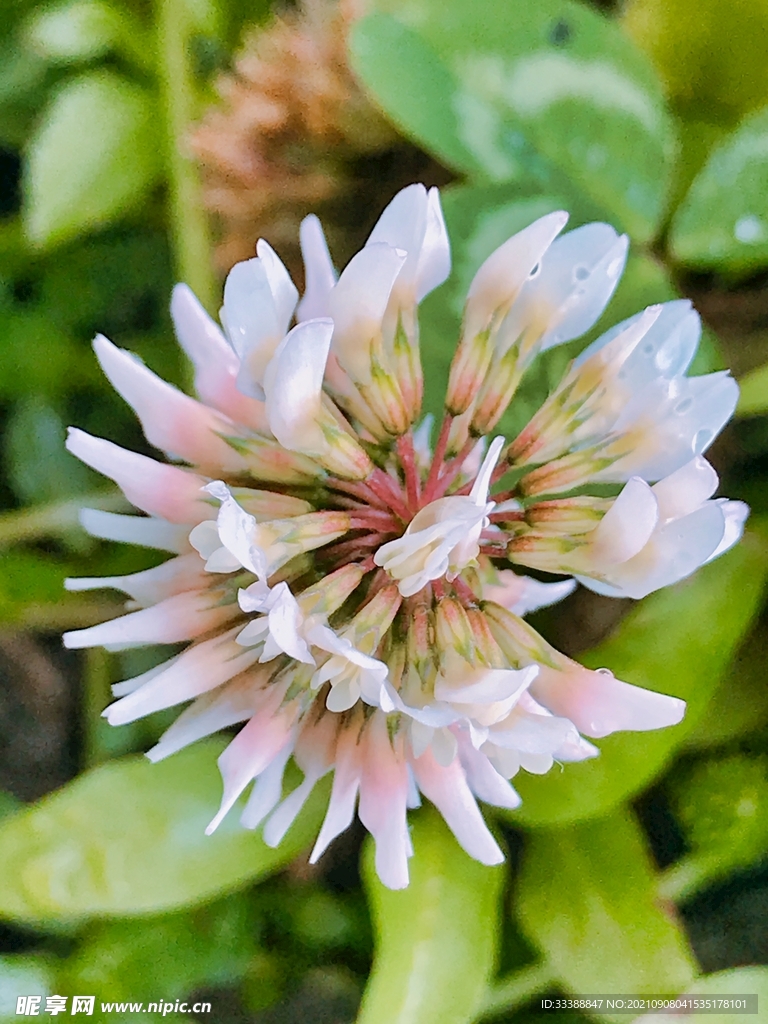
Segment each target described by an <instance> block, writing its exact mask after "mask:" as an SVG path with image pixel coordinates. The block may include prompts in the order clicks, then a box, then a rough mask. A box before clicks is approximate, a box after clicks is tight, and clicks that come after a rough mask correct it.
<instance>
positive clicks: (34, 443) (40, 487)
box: [3, 397, 97, 503]
mask: <svg viewBox="0 0 768 1024" xmlns="http://www.w3.org/2000/svg"><path fill="white" fill-rule="evenodd" d="M65 436H66V430H65V427H64V423H63V422H62V420H61V417H60V416H59V414H58V413H57V412H56V410H55V409H53V408H52V407H51V406H50V405H49V404H48V403H47V402H46V401H45V400H44V399H42V398H40V397H35V398H29V399H27V400H26V401H23V402H20V403H19V404H18V405H17V406H16V407H15V409H14V410H13V413H12V414H11V417H10V420H9V422H8V424H7V426H6V431H5V437H4V439H3V447H4V454H5V461H6V465H7V468H8V478H9V483H10V485H11V487H12V488H13V490H14V493H15V494H16V497H17V498H19V499H20V500H21V501H23V502H27V503H32V502H38V501H54V500H55V499H56V498H63V497H65V496H67V495H73V494H79V493H83V492H84V491H86V490H87V489H88V488H89V487H93V485H94V484H95V483H96V482H97V478H96V477H94V475H93V474H92V473H91V472H90V471H89V470H88V469H87V468H86V467H85V466H84V465H83V464H82V463H81V462H79V461H78V460H77V459H75V458H74V457H73V456H72V455H70V454H69V452H67V451H66V449H65V448H64V438H65Z"/></svg>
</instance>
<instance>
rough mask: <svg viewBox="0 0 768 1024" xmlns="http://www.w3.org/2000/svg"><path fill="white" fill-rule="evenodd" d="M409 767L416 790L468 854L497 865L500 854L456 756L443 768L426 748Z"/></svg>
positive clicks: (500, 860) (501, 858) (501, 857)
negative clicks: (443, 820)
mask: <svg viewBox="0 0 768 1024" xmlns="http://www.w3.org/2000/svg"><path fill="white" fill-rule="evenodd" d="M412 767H413V773H414V775H415V776H416V782H417V783H418V785H419V789H420V790H421V792H422V793H423V794H424V796H426V797H427V799H429V800H431V801H432V803H433V804H434V805H435V807H437V809H438V810H439V811H440V813H441V814H442V816H443V817H444V818H445V821H446V823H447V825H448V828H449V829H450V830H451V832H453V834H454V835H455V836H456V839H457V840H458V842H459V845H460V846H461V847H462V848H463V849H464V850H466V852H467V853H468V854H469V855H470V857H474V858H475V860H479V861H480V863H481V864H488V865H491V864H501V862H502V861H503V860H504V854H503V853H502V852H501V850H500V849H499V846H498V843H497V842H496V840H495V839H494V838H493V836H492V835H491V833H490V832H489V830H488V826H487V825H486V824H485V821H484V820H483V816H482V814H481V813H480V810H479V809H478V806H477V804H476V802H475V798H474V797H473V796H472V793H471V791H470V788H469V786H468V785H467V779H466V776H465V774H464V769H463V768H462V766H461V763H460V761H459V760H458V758H457V759H456V760H454V761H453V763H452V764H450V765H449V766H448V767H447V768H445V767H443V766H442V765H439V764H438V763H437V761H436V760H435V758H434V755H433V754H432V751H431V750H427V751H426V752H425V753H424V754H422V755H421V757H420V758H418V759H417V760H415V761H413V762H412Z"/></svg>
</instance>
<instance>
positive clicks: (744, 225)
mask: <svg viewBox="0 0 768 1024" xmlns="http://www.w3.org/2000/svg"><path fill="white" fill-rule="evenodd" d="M733 234H734V237H735V239H736V241H737V242H744V243H745V244H746V245H750V244H751V243H754V242H762V241H764V239H765V225H764V224H763V222H762V221H761V220H760V218H759V217H756V216H755V215H754V213H750V214H747V216H746V217H739V219H738V220H737V221H736V223H735V224H734V226H733Z"/></svg>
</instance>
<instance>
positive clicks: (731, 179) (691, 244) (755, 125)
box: [669, 107, 768, 274]
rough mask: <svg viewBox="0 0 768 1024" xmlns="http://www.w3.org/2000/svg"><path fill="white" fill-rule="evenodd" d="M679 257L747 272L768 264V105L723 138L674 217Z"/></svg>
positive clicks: (689, 262)
mask: <svg viewBox="0 0 768 1024" xmlns="http://www.w3.org/2000/svg"><path fill="white" fill-rule="evenodd" d="M669 245H670V252H671V253H672V256H673V258H674V259H676V260H677V261H678V262H680V263H683V264H685V265H687V266H691V267H696V268H698V269H707V270H718V271H722V272H725V273H730V274H740V273H746V272H749V271H751V270H754V269H756V268H758V267H762V266H765V265H766V264H768V107H764V108H762V109H761V110H759V111H758V112H757V113H755V114H752V115H750V116H749V117H747V118H746V119H745V120H744V121H743V122H742V124H740V125H739V127H738V128H737V129H736V130H735V131H734V132H733V133H732V134H731V135H728V136H726V137H725V138H724V139H723V140H722V141H721V142H719V143H718V144H717V145H716V146H715V147H714V149H713V150H712V153H711V154H710V156H709V159H708V160H707V162H706V163H705V165H704V167H703V168H702V169H701V171H700V172H699V173H698V175H697V176H696V177H695V178H694V180H693V184H692V185H691V187H690V189H689V191H688V194H687V195H686V197H685V199H684V200H683V201H682V203H681V204H680V207H679V208H678V210H677V212H676V213H675V216H674V218H673V220H672V225H671V228H670V235H669Z"/></svg>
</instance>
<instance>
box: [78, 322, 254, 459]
mask: <svg viewBox="0 0 768 1024" xmlns="http://www.w3.org/2000/svg"><path fill="white" fill-rule="evenodd" d="M93 349H94V351H95V353H96V357H97V359H98V360H99V363H100V364H101V368H102V370H103V371H104V373H105V374H106V376H107V378H108V379H109V381H110V382H111V384H112V386H113V387H114V389H115V390H116V391H117V392H118V394H120V395H122V397H123V398H124V399H125V400H126V402H127V403H128V404H129V405H130V406H131V408H132V409H133V411H134V412H135V413H136V415H137V416H138V418H139V421H140V422H141V426H142V428H143V430H144V435H145V437H146V438H147V440H148V441H149V443H150V444H153V445H154V446H155V447H156V448H160V449H161V450H162V451H163V452H165V453H166V454H167V455H170V456H171V457H172V458H180V459H184V460H185V461H186V462H191V463H193V464H194V465H196V466H199V467H200V468H201V469H203V470H206V469H209V470H212V471H213V472H214V473H220V472H222V471H225V472H228V473H238V472H243V470H245V469H246V468H247V464H246V463H245V461H244V460H243V457H242V455H239V454H238V453H237V452H236V451H235V449H234V448H232V447H231V446H230V445H229V444H227V442H226V441H224V440H222V436H227V435H234V434H235V433H236V432H237V431H236V428H235V425H234V424H233V423H232V422H231V421H229V420H225V419H224V418H223V417H222V416H220V415H219V414H218V413H216V412H214V411H213V410H212V409H209V408H208V407H207V406H205V405H203V404H202V403H201V402H198V401H197V400H196V399H194V398H190V397H189V395H185V394H184V393H183V392H182V391H179V389H178V388H175V387H173V386H172V385H171V384H167V383H166V382H165V381H164V380H162V379H161V378H160V377H158V376H157V375H156V374H154V373H152V371H151V370H149V369H148V368H147V367H146V366H145V365H144V364H143V363H142V362H141V360H140V359H138V358H137V357H136V356H134V355H132V354H131V353H130V352H126V351H125V350H124V349H119V348H116V347H115V346H114V345H113V344H112V342H110V341H108V340H107V339H106V338H105V337H103V335H101V334H97V335H96V338H95V339H94V342H93Z"/></svg>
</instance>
